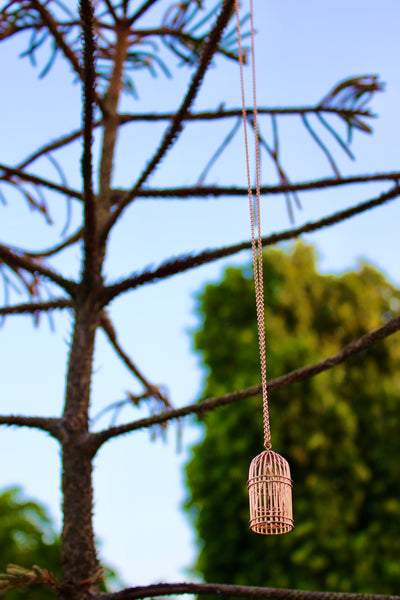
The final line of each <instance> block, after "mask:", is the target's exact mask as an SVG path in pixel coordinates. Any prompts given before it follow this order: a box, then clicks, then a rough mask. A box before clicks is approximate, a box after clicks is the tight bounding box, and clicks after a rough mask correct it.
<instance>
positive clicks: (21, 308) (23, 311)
mask: <svg viewBox="0 0 400 600" xmlns="http://www.w3.org/2000/svg"><path fill="white" fill-rule="evenodd" d="M71 306H72V302H71V300H68V299H67V298H59V299H58V300H49V301H48V302H25V303H24V304H14V305H13V306H3V307H1V308H0V316H6V315H34V314H37V313H39V312H47V311H49V310H57V309H60V308H71Z"/></svg>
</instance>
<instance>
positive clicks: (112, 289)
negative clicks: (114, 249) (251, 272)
mask: <svg viewBox="0 0 400 600" xmlns="http://www.w3.org/2000/svg"><path fill="white" fill-rule="evenodd" d="M398 196H400V187H398V186H396V187H394V188H393V189H391V190H390V191H389V192H386V193H385V194H381V195H380V196H378V197H377V198H373V199H372V200H368V201H366V202H361V203H360V204H358V205H356V206H354V207H351V208H348V209H346V210H341V211H338V212H336V213H334V214H332V215H330V216H328V217H324V218H323V219H320V220H318V221H311V222H309V223H306V224H305V225H302V226H301V227H296V228H294V229H288V230H286V231H282V232H280V233H273V234H272V235H269V236H266V237H263V238H261V243H262V246H263V247H266V246H271V245H272V244H277V243H278V242H282V241H286V240H291V239H293V238H296V237H298V236H299V235H301V234H303V233H311V232H313V231H318V230H320V229H323V228H325V227H330V226H332V225H336V224H337V223H340V222H342V221H345V220H347V219H350V218H351V217H354V216H355V215H358V214H361V213H363V212H365V211H367V210H371V209H372V208H376V207H377V206H380V205H382V204H385V203H386V202H390V201H391V200H394V199H395V198H397V197H398ZM249 248H251V241H246V242H241V243H239V244H234V245H232V246H224V247H222V248H214V249H211V250H204V251H203V252H201V253H199V254H195V255H186V256H180V257H177V258H174V259H171V260H169V261H166V262H164V263H163V264H161V265H160V266H159V267H157V268H156V269H155V270H153V271H144V272H143V273H140V274H138V275H134V276H133V277H130V278H128V279H125V280H123V281H121V282H119V283H114V284H113V285H110V286H107V287H105V288H104V291H103V294H104V296H103V298H104V300H103V302H104V305H107V304H108V303H109V302H111V300H113V299H114V298H115V297H117V296H119V295H120V294H122V293H124V292H127V291H130V290H133V289H135V288H136V287H139V286H141V285H145V284H149V283H154V282H155V281H158V280H160V279H166V278H168V277H172V276H173V275H177V274H178V273H183V272H185V271H188V270H190V269H194V268H197V267H201V266H203V265H206V264H208V263H210V262H214V261H215V260H219V259H221V258H226V257H227V256H233V255H234V254H237V253H238V252H242V251H243V250H248V249H249Z"/></svg>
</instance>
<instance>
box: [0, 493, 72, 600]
mask: <svg viewBox="0 0 400 600" xmlns="http://www.w3.org/2000/svg"><path fill="white" fill-rule="evenodd" d="M10 563H11V564H17V565H20V566H22V567H25V568H31V567H32V566H33V565H39V566H42V565H46V569H47V570H48V571H50V572H51V573H53V575H54V576H55V577H57V578H58V577H59V576H60V574H61V564H60V540H59V537H58V535H57V534H56V531H55V528H54V525H53V522H52V520H51V519H50V517H49V515H48V513H47V510H46V508H45V507H44V506H43V505H42V504H39V503H37V502H35V501H33V500H31V499H29V498H26V496H25V495H24V494H23V492H22V490H21V488H19V487H12V488H8V489H5V490H3V491H2V492H1V493H0V571H1V572H4V571H5V569H6V567H7V565H8V564H10ZM7 598H10V600H18V599H19V600H23V599H25V598H30V599H32V600H39V599H40V600H46V599H49V598H54V594H53V592H52V591H51V590H49V589H47V588H42V587H40V588H36V587H32V588H23V589H19V590H14V591H11V592H8V594H7Z"/></svg>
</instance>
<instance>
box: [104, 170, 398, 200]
mask: <svg viewBox="0 0 400 600" xmlns="http://www.w3.org/2000/svg"><path fill="white" fill-rule="evenodd" d="M371 181H393V182H394V183H397V182H399V181H400V172H399V171H393V172H388V173H376V174H374V175H351V176H349V177H341V178H340V179H337V178H336V177H333V178H332V177H327V178H324V179H316V180H314V181H304V182H299V183H290V184H289V183H287V184H279V185H263V186H261V188H260V193H261V194H262V195H263V196H266V195H271V194H273V195H276V194H285V193H286V192H306V191H314V190H322V189H326V188H331V187H338V186H343V185H352V184H358V183H369V182H371ZM253 192H254V190H253ZM125 193H126V190H114V203H116V202H118V201H119V198H121V197H123V195H124V194H125ZM248 193H249V192H248V189H247V188H244V187H240V188H239V187H231V186H230V187H224V186H217V185H210V186H197V185H195V186H189V187H188V186H186V187H175V188H162V189H160V188H146V189H144V190H140V191H139V192H138V195H137V197H138V198H166V199H169V198H181V199H184V198H207V197H209V196H212V197H214V198H216V197H219V196H229V197H232V196H247V195H248Z"/></svg>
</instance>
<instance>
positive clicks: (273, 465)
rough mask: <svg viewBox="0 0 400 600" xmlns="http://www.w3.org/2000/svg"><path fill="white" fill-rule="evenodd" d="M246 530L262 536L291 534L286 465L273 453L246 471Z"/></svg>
mask: <svg viewBox="0 0 400 600" xmlns="http://www.w3.org/2000/svg"><path fill="white" fill-rule="evenodd" d="M248 487H249V500H250V529H251V530H252V531H254V532H255V533H261V534H262V535H279V534H282V533H288V532H289V531H292V529H293V526H294V522H293V509H292V480H291V478H290V468H289V464H288V462H287V461H286V460H285V459H284V458H283V457H282V456H280V455H279V454H276V452H273V451H272V450H265V451H264V452H262V453H261V454H259V455H258V456H256V457H255V458H254V459H253V460H252V462H251V465H250V470H249V481H248Z"/></svg>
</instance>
